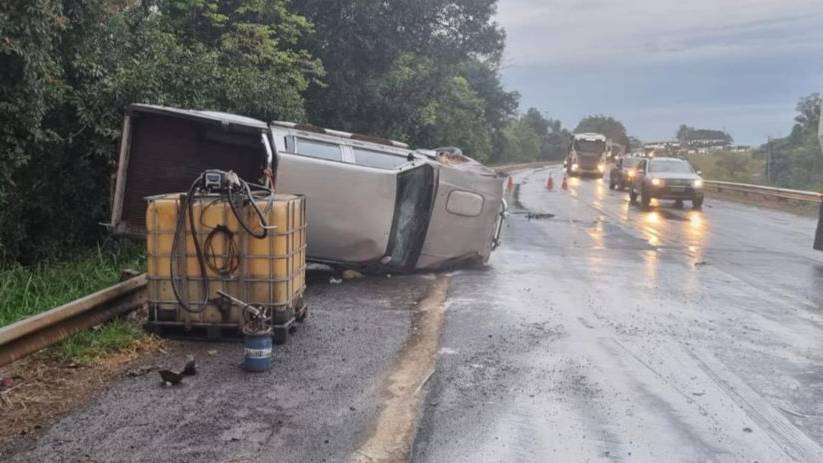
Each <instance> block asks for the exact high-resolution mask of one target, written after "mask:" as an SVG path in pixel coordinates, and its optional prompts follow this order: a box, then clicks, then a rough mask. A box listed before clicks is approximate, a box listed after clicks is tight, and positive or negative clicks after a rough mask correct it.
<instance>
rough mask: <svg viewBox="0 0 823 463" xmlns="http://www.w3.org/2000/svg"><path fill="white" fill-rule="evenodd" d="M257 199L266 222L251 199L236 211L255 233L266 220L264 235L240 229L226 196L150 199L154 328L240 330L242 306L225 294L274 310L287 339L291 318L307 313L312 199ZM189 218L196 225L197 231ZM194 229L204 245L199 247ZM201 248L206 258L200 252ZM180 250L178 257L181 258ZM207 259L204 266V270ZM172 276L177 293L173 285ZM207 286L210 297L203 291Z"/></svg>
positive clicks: (221, 333) (219, 333)
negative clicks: (308, 222)
mask: <svg viewBox="0 0 823 463" xmlns="http://www.w3.org/2000/svg"><path fill="white" fill-rule="evenodd" d="M254 201H255V204H256V205H257V208H258V209H259V211H261V213H262V217H263V218H264V219H265V220H264V221H259V220H258V216H257V214H256V212H255V210H254V208H253V207H250V205H249V204H245V205H244V206H243V207H240V208H238V207H237V206H235V208H236V209H238V210H239V211H240V212H239V213H240V214H241V217H245V220H244V222H245V223H246V224H252V225H251V228H252V230H251V231H252V232H254V231H255V229H256V230H257V231H261V230H262V226H261V224H260V223H259V222H263V223H265V224H266V227H265V228H266V232H267V233H266V236H265V237H264V238H262V239H259V238H256V237H255V236H253V235H252V234H251V233H249V231H247V230H246V229H245V228H244V227H242V226H241V224H240V223H239V221H238V220H237V217H236V216H235V212H234V211H233V208H232V207H231V204H230V202H229V200H228V198H226V197H225V196H221V195H208V194H206V195H193V196H191V199H188V200H187V197H186V195H183V194H179V193H178V194H169V195H162V196H155V197H151V198H148V208H147V211H146V236H147V240H146V250H147V267H148V268H147V274H148V278H149V285H148V291H149V293H148V299H149V322H148V324H147V325H148V327H149V328H151V329H153V330H154V331H157V332H160V333H161V334H172V335H175V334H178V335H180V334H182V335H184V336H188V335H192V336H198V337H199V336H205V337H208V338H224V337H230V336H233V335H234V334H237V333H239V331H240V330H242V328H243V325H244V318H243V317H244V315H243V314H244V311H243V307H241V306H239V305H238V304H232V303H231V301H230V300H229V299H228V298H226V297H222V296H221V295H220V294H219V292H223V293H224V294H228V295H231V296H232V297H234V298H236V299H239V300H241V301H243V302H245V303H247V304H250V305H253V306H258V307H262V308H264V309H267V310H269V311H270V312H269V313H270V314H271V318H272V324H273V325H274V336H275V342H283V341H284V340H285V330H287V329H288V328H289V326H290V324H291V322H292V321H294V320H298V321H302V318H303V316H305V306H304V303H303V293H304V290H305V271H306V204H305V198H304V197H303V196H297V195H285V194H268V195H263V196H261V195H259V194H258V195H255V196H254ZM184 204H185V205H186V208H184V207H183V205H184ZM181 211H185V212H184V214H185V217H183V220H181V221H179V220H178V218H179V216H178V215H179V213H180V212H181ZM189 216H191V219H193V222H194V229H193V230H192V226H191V222H190V217H189ZM178 225H180V226H183V227H184V228H185V229H184V230H181V234H180V235H178V236H179V237H180V239H178V242H177V246H178V249H177V251H176V252H175V253H173V252H172V247H173V245H174V242H175V239H174V238H175V233H176V230H177V227H178ZM194 234H196V236H197V243H198V245H199V246H195V240H194ZM182 237H185V239H182ZM198 248H199V254H200V256H201V257H198ZM173 254H175V255H176V257H175V259H174V262H172V256H173ZM201 262H203V263H204V264H205V265H204V266H203V268H202V269H201ZM173 267H174V272H172V268H173ZM203 270H205V275H204V274H203V273H204V272H203ZM173 275H174V278H175V279H176V282H177V294H175V290H174V288H173V284H172V279H173ZM205 287H207V288H208V297H207V298H204V294H203V293H204V288H205ZM178 298H179V299H178ZM206 300H207V301H208V302H207V303H205V304H203V302H204V301H206ZM184 303H185V304H184ZM278 325H280V326H279V328H280V331H278ZM278 335H280V338H281V339H278Z"/></svg>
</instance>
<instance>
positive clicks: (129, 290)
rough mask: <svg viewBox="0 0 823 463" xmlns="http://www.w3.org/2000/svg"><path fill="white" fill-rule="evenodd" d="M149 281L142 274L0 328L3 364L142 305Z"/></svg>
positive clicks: (0, 361) (0, 351) (1, 361)
mask: <svg viewBox="0 0 823 463" xmlns="http://www.w3.org/2000/svg"><path fill="white" fill-rule="evenodd" d="M147 281H148V279H147V278H146V275H145V274H142V275H138V276H136V277H133V278H130V279H128V280H126V281H124V282H122V283H118V284H116V285H114V286H111V287H109V288H106V289H103V290H101V291H98V292H96V293H93V294H90V295H88V296H86V297H83V298H80V299H77V300H76V301H73V302H69V303H68V304H64V305H61V306H59V307H56V308H54V309H51V310H49V311H48V312H43V313H41V314H38V315H35V316H33V317H29V318H26V319H24V320H20V321H19V322H16V323H12V324H11V325H8V326H5V327H2V328H0V366H3V365H6V364H9V363H11V362H13V361H15V360H18V359H20V358H22V357H25V356H26V355H28V354H31V353H33V352H37V351H38V350H40V349H42V348H44V347H48V346H50V345H52V344H54V343H56V342H57V341H60V340H62V339H65V338H67V337H69V336H71V335H72V334H74V333H76V332H78V331H81V330H84V329H87V328H91V327H93V326H95V325H99V324H100V323H103V322H105V321H107V320H110V319H112V318H114V317H116V316H118V315H123V314H125V313H128V312H130V311H132V310H134V309H136V308H138V307H140V306H141V305H142V304H144V303H145V302H146V284H147Z"/></svg>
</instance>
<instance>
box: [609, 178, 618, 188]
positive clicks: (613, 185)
mask: <svg viewBox="0 0 823 463" xmlns="http://www.w3.org/2000/svg"><path fill="white" fill-rule="evenodd" d="M615 186H617V185H615V184H614V183H612V181H611V180H609V189H610V190H614V187H615Z"/></svg>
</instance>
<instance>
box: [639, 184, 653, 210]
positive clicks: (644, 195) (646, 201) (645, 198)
mask: <svg viewBox="0 0 823 463" xmlns="http://www.w3.org/2000/svg"><path fill="white" fill-rule="evenodd" d="M640 204H641V205H642V206H643V209H648V208H649V206H651V205H652V198H651V196H649V193H648V192H647V191H646V189H645V188H644V189H643V191H641V192H640Z"/></svg>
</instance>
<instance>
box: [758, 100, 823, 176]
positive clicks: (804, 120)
mask: <svg viewBox="0 0 823 463" xmlns="http://www.w3.org/2000/svg"><path fill="white" fill-rule="evenodd" d="M820 103H821V97H820V95H819V94H817V93H813V94H811V95H808V96H805V97H803V98H801V99H800V100H799V101H798V104H797V107H796V109H797V112H798V114H797V116H796V117H795V125H794V127H793V128H792V131H791V133H790V134H789V135H788V136H787V137H784V138H777V139H773V140H771V141H769V143H767V144H765V145H763V146H762V147H760V148H759V149H758V155H760V156H765V157H770V158H771V163H770V164H771V168H770V170H771V181H772V183H774V184H775V185H778V186H782V187H788V188H798V189H811V190H815V191H821V190H823V156H821V152H820V150H821V147H820V145H819V143H818V139H817V129H818V125H819V123H820Z"/></svg>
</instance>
